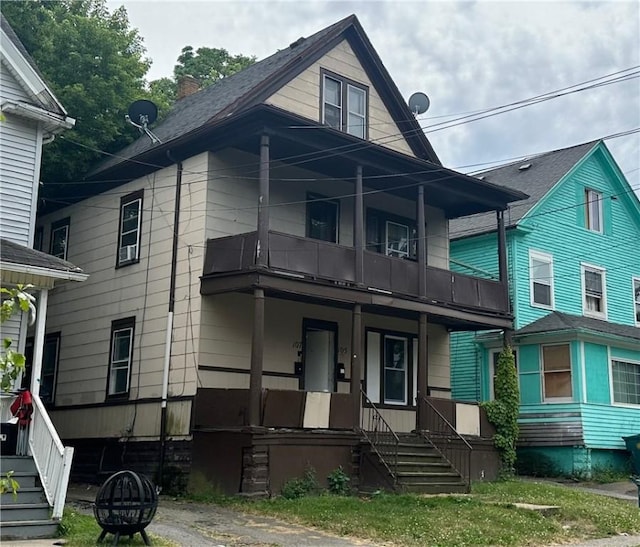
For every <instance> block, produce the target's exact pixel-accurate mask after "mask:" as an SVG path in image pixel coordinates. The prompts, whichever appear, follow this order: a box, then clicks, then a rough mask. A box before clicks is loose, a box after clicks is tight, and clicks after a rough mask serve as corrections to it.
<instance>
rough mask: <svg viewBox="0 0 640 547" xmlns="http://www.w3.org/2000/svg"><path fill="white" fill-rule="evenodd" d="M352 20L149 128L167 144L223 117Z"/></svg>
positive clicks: (189, 101) (146, 145) (178, 106)
mask: <svg viewBox="0 0 640 547" xmlns="http://www.w3.org/2000/svg"><path fill="white" fill-rule="evenodd" d="M354 18H355V17H354V16H353V15H350V16H349V17H346V18H345V19H342V20H340V21H338V22H337V23H334V24H333V25H330V26H328V27H326V28H324V29H322V30H321V31H319V32H317V33H315V34H313V35H311V36H309V37H308V38H304V39H299V40H296V41H295V42H293V44H292V45H294V44H296V45H295V47H291V46H289V47H287V48H285V49H282V50H280V51H278V52H277V53H274V54H273V55H271V56H269V57H267V58H266V59H263V60H262V61H259V62H257V63H254V64H253V65H251V66H249V67H247V68H245V69H244V70H242V71H240V72H237V73H235V74H233V75H231V76H228V77H226V78H222V79H221V80H219V81H217V82H216V83H215V84H213V85H211V86H209V87H207V88H205V89H202V90H201V91H198V92H197V93H194V94H192V95H188V96H187V97H185V98H183V99H181V100H179V101H177V102H176V103H175V105H174V106H173V108H172V110H171V112H170V113H169V114H168V115H167V117H166V118H165V119H164V120H163V121H162V122H161V123H160V124H159V125H158V126H157V127H153V128H152V131H153V133H154V135H156V136H157V137H158V138H159V139H160V140H161V141H162V142H163V143H167V142H169V141H171V140H173V139H176V138H178V137H181V136H183V135H185V134H187V133H189V132H191V131H194V130H196V129H198V128H200V127H203V126H205V125H207V123H209V122H212V121H213V120H214V119H215V118H216V116H218V115H219V114H221V113H222V112H223V111H224V110H227V109H229V110H228V111H227V112H225V114H226V115H229V114H231V113H232V112H231V109H232V108H233V105H234V103H236V102H237V101H239V100H240V99H242V98H243V97H245V96H246V95H247V94H248V93H249V92H250V91H252V90H255V89H256V88H258V87H259V86H260V85H261V84H263V83H264V82H267V81H268V80H270V78H272V77H275V76H276V75H277V73H278V72H279V71H280V70H281V69H283V68H284V67H285V66H287V65H289V64H290V63H293V62H299V61H300V59H301V57H303V56H304V55H305V53H307V52H309V50H311V49H312V48H313V46H315V45H317V44H319V43H322V42H323V41H324V40H326V39H329V37H330V36H333V35H335V34H338V33H340V32H342V31H343V30H344V29H345V28H347V27H348V26H349V25H350V24H351V23H352V21H353V20H354ZM249 106H252V104H249V105H239V110H237V111H242V110H245V109H246V108H248V107H249ZM237 111H236V112H237ZM234 113H235V112H234ZM155 146H158V145H157V144H153V143H152V142H151V140H150V139H149V138H148V137H147V136H143V137H141V138H139V139H138V140H136V141H135V142H133V143H131V144H130V145H129V146H127V147H126V148H124V149H123V150H121V151H120V152H118V157H117V158H116V157H113V158H110V159H108V160H106V161H105V162H103V163H102V164H100V165H98V167H97V168H96V169H95V171H94V172H93V173H90V175H94V174H97V173H99V172H101V171H104V170H106V169H108V168H110V167H113V166H115V165H117V164H118V163H120V162H121V161H122V158H133V157H135V156H137V155H139V154H141V153H143V152H146V151H148V150H151V149H152V148H154V147H155Z"/></svg>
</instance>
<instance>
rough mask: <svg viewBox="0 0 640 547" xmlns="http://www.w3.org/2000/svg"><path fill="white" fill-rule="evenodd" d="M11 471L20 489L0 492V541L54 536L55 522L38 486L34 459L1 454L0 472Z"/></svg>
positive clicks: (41, 489)
mask: <svg viewBox="0 0 640 547" xmlns="http://www.w3.org/2000/svg"><path fill="white" fill-rule="evenodd" d="M8 471H13V475H12V477H13V478H14V479H15V480H16V481H17V482H18V484H19V485H20V488H19V489H18V493H17V495H15V496H14V495H13V493H12V492H7V493H6V494H2V495H0V511H1V514H2V518H1V519H0V540H2V541H9V540H20V539H43V538H53V537H55V536H56V533H57V531H58V521H55V520H53V519H51V518H50V515H51V508H50V507H49V504H48V503H47V500H46V497H45V494H44V490H43V488H42V486H41V485H40V479H39V477H38V471H37V469H36V466H35V464H34V462H33V458H31V457H26V456H0V473H2V474H3V475H4V474H6V473H7V472H8Z"/></svg>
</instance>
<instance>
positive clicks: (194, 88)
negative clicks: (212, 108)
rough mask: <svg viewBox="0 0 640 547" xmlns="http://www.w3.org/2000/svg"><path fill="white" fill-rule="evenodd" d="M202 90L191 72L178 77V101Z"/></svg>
mask: <svg viewBox="0 0 640 547" xmlns="http://www.w3.org/2000/svg"><path fill="white" fill-rule="evenodd" d="M198 91H200V84H199V83H198V80H196V79H195V78H194V77H193V76H191V74H185V75H184V76H180V78H179V79H178V91H177V93H176V101H179V100H180V99H184V98H185V97H188V96H189V95H193V94H194V93H196V92H198Z"/></svg>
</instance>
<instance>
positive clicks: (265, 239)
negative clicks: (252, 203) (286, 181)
mask: <svg viewBox="0 0 640 547" xmlns="http://www.w3.org/2000/svg"><path fill="white" fill-rule="evenodd" d="M259 178H260V183H259V186H260V188H259V196H258V241H257V244H256V266H258V267H263V268H266V267H268V266H269V136H268V135H262V137H260V175H259Z"/></svg>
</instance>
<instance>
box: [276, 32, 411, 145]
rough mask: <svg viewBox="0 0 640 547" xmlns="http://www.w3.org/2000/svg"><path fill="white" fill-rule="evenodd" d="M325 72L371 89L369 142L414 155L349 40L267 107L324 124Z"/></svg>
mask: <svg viewBox="0 0 640 547" xmlns="http://www.w3.org/2000/svg"><path fill="white" fill-rule="evenodd" d="M321 68H323V69H326V70H329V71H331V72H333V73H335V74H338V75H339V76H344V77H346V78H349V79H350V80H353V81H355V82H357V83H359V84H362V85H365V86H367V87H368V88H369V105H368V107H369V140H371V141H374V142H376V143H378V144H381V145H383V146H386V147H387V148H391V149H393V150H396V151H398V152H402V153H403V154H408V155H410V156H413V155H414V154H413V152H412V151H411V148H410V147H409V145H408V144H407V142H406V140H405V139H404V138H403V137H402V136H401V135H400V129H399V128H398V126H397V125H396V123H395V122H394V121H393V118H392V117H391V115H390V114H389V112H388V110H387V108H386V107H385V105H384V103H383V102H382V99H381V98H380V95H379V94H378V91H377V90H376V89H375V87H374V86H373V83H372V82H371V80H370V79H369V76H368V75H367V73H366V72H365V70H364V68H363V67H362V65H361V64H360V61H359V60H358V58H357V57H356V54H355V53H354V51H353V49H352V48H351V46H350V45H349V43H348V42H347V40H343V41H342V42H340V43H339V44H338V45H337V46H336V47H335V48H333V49H332V50H331V51H329V52H328V53H326V54H325V55H324V56H323V57H322V58H321V59H319V60H318V61H317V62H315V63H314V64H312V65H311V66H310V67H309V68H307V69H305V70H304V71H303V72H302V73H301V74H299V75H298V76H296V77H295V78H294V79H293V80H291V81H290V82H288V83H287V84H286V85H285V86H283V87H282V88H281V89H279V90H278V91H277V92H276V93H274V94H273V95H272V96H271V97H269V98H268V99H267V100H266V101H265V103H267V104H271V105H274V106H277V107H280V108H282V109H284V110H288V111H290V112H293V113H295V114H298V115H300V116H304V117H305V118H309V119H311V120H314V121H320V120H321V118H320V86H321V81H320V69H321Z"/></svg>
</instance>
